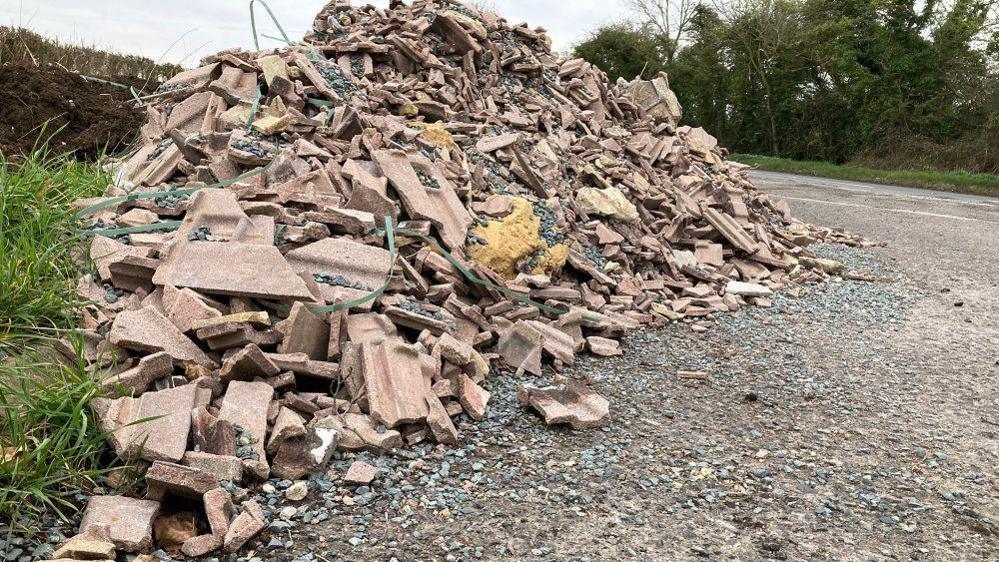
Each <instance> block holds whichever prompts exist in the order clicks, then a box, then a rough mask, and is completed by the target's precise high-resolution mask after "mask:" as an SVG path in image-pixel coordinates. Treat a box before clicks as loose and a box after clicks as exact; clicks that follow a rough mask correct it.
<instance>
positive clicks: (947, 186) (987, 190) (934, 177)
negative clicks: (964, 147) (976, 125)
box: [730, 154, 999, 196]
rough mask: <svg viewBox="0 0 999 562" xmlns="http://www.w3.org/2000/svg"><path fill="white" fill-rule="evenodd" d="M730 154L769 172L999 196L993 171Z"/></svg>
mask: <svg viewBox="0 0 999 562" xmlns="http://www.w3.org/2000/svg"><path fill="white" fill-rule="evenodd" d="M730 158H731V159H732V160H735V161H736V162H741V163H743V164H749V165H751V166H755V167H757V168H759V169H760V170H766V171H769V172H788V173H792V174H803V175H807V176H819V177H823V178H833V179H840V180H851V181H864V182H871V183H883V184H888V185H902V186H908V187H920V188H923V189H935V190H938V191H954V192H957V193H973V194H976V195H991V196H999V176H996V175H991V174H970V173H967V172H938V171H933V170H878V169H875V168H865V167H863V166H853V165H849V164H843V165H840V164H833V163H830V162H815V161H809V160H789V159H787V158H774V157H772V156H756V155H752V154H733V155H732V156H731V157H730Z"/></svg>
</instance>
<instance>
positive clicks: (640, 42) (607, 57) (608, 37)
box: [573, 24, 665, 82]
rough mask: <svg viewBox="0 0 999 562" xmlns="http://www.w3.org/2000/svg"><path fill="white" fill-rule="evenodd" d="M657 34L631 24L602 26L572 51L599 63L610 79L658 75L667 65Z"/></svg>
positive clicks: (580, 56)
mask: <svg viewBox="0 0 999 562" xmlns="http://www.w3.org/2000/svg"><path fill="white" fill-rule="evenodd" d="M659 47H660V46H659V44H658V43H657V41H656V37H655V35H654V34H650V33H648V32H647V30H642V29H639V28H636V27H633V26H631V25H628V24H613V25H608V26H605V27H601V28H599V29H597V30H596V31H594V32H593V34H592V35H591V36H590V37H589V38H588V39H587V40H585V41H583V42H582V43H580V44H579V45H576V47H575V52H574V53H573V54H574V56H575V57H577V58H584V59H586V60H588V61H590V62H591V63H593V64H595V65H597V66H598V67H600V69H602V70H603V71H604V72H606V73H607V76H608V77H609V78H610V79H611V82H615V81H617V79H618V78H624V79H625V80H631V79H633V78H635V77H636V76H638V75H640V74H641V75H642V76H643V77H646V78H647V77H650V76H655V75H656V74H658V73H659V71H660V70H663V68H664V67H665V65H664V62H663V58H662V53H661V51H660V49H659Z"/></svg>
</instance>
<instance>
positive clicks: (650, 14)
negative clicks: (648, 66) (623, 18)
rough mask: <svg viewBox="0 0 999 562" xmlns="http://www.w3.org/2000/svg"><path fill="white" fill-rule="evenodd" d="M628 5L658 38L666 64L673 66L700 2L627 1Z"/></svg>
mask: <svg viewBox="0 0 999 562" xmlns="http://www.w3.org/2000/svg"><path fill="white" fill-rule="evenodd" d="M627 5H628V6H629V7H631V9H632V10H634V11H636V12H638V14H640V15H641V16H642V18H643V21H642V24H643V26H645V27H647V28H649V29H651V30H652V32H653V33H654V34H656V35H657V36H658V38H659V41H660V43H661V45H662V51H663V53H662V54H663V58H664V59H665V62H666V64H673V61H674V60H675V59H676V52H677V50H678V49H679V48H680V45H681V43H682V42H683V40H684V39H685V38H686V34H687V32H688V30H689V28H690V21H691V19H692V18H693V17H694V14H695V13H696V10H697V7H698V6H699V5H700V0H627Z"/></svg>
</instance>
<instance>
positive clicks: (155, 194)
mask: <svg viewBox="0 0 999 562" xmlns="http://www.w3.org/2000/svg"><path fill="white" fill-rule="evenodd" d="M275 160H276V158H275V159H274V160H271V161H270V162H268V163H267V164H266V165H265V166H263V167H261V168H256V169H253V170H250V171H248V172H244V173H242V174H240V175H238V176H236V177H234V178H232V179H228V180H224V181H220V182H218V183H213V184H211V185H208V186H205V187H192V188H189V189H172V190H171V189H167V190H163V191H152V192H149V193H130V194H128V195H122V196H120V197H112V198H110V199H105V200H104V201H101V202H100V203H95V204H93V205H91V206H89V207H87V208H85V209H83V210H82V211H80V212H78V213H76V218H78V219H82V218H83V217H85V216H87V215H89V214H90V213H92V212H94V211H99V210H101V209H105V208H107V207H111V206H114V205H118V204H120V203H124V202H125V201H135V200H136V199H156V198H159V197H168V196H170V195H191V194H192V193H197V192H199V191H201V190H202V189H220V188H226V187H229V186H230V185H232V184H234V183H236V182H240V181H243V180H245V179H249V178H252V177H253V176H256V175H259V174H262V173H263V172H266V171H267V170H268V169H270V167H271V166H273V165H274V162H275Z"/></svg>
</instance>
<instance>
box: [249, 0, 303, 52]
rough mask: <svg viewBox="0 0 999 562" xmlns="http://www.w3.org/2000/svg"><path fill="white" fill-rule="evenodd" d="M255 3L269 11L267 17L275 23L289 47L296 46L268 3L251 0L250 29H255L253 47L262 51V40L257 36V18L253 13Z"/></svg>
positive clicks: (262, 0)
mask: <svg viewBox="0 0 999 562" xmlns="http://www.w3.org/2000/svg"><path fill="white" fill-rule="evenodd" d="M254 2H260V4H261V5H263V7H264V9H265V10H267V15H269V16H270V17H271V21H273V22H274V25H276V26H277V28H278V31H280V32H281V37H282V38H283V39H284V42H285V43H287V44H289V45H294V43H292V41H291V39H290V38H289V37H288V34H287V33H285V32H284V28H283V27H281V22H279V21H278V19H277V16H275V15H274V12H272V11H271V7H270V6H268V5H267V2H265V1H264V0H250V27H251V28H252V29H253V45H254V46H255V47H256V48H257V50H258V51H259V50H260V38H259V37H258V36H257V16H256V14H255V13H254V11H253V4H254Z"/></svg>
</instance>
